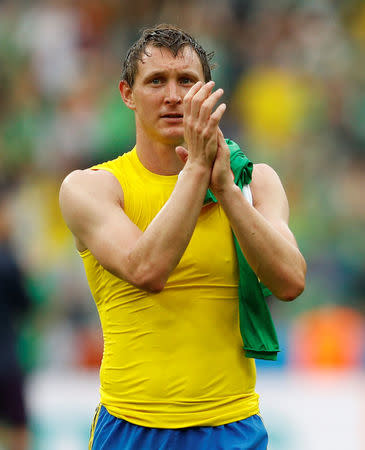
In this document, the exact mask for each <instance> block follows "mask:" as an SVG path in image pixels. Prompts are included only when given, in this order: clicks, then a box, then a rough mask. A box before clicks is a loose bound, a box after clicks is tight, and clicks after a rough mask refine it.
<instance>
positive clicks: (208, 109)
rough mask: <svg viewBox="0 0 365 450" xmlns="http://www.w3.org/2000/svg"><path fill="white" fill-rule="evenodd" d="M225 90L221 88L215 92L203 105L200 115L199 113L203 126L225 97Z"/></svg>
mask: <svg viewBox="0 0 365 450" xmlns="http://www.w3.org/2000/svg"><path fill="white" fill-rule="evenodd" d="M223 92H224V91H223V89H221V88H219V89H217V90H216V91H215V92H213V93H212V94H211V95H210V96H209V97H208V98H207V99H206V100H205V101H204V102H203V104H202V105H201V108H200V113H199V121H200V123H201V124H205V123H206V121H207V120H208V119H209V117H210V115H211V114H212V110H213V108H214V106H215V105H216V103H217V102H218V100H219V99H220V98H221V97H222V95H223Z"/></svg>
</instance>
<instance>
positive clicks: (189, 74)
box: [144, 69, 199, 80]
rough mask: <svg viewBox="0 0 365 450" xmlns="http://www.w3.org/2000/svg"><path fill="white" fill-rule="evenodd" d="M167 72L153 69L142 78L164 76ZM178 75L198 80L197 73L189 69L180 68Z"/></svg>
mask: <svg viewBox="0 0 365 450" xmlns="http://www.w3.org/2000/svg"><path fill="white" fill-rule="evenodd" d="M168 73H169V71H168V70H154V71H152V72H151V73H149V74H146V76H145V77H144V79H145V80H149V79H151V78H155V77H161V76H166V75H167V74H168ZM178 76H179V78H181V77H189V78H193V79H194V80H199V75H198V74H196V73H195V72H192V71H190V70H189V69H187V70H182V71H181V72H179V73H178Z"/></svg>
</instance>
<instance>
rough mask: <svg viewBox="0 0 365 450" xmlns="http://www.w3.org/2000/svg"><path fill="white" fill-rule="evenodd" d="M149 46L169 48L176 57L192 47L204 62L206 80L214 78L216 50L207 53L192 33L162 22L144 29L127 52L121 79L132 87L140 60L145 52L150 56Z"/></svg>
mask: <svg viewBox="0 0 365 450" xmlns="http://www.w3.org/2000/svg"><path fill="white" fill-rule="evenodd" d="M148 46H153V47H158V48H161V47H163V48H167V49H169V50H170V52H171V53H172V54H173V55H174V57H175V58H176V56H177V54H178V53H179V52H180V51H181V50H182V49H183V48H184V47H185V46H188V47H190V48H192V49H193V50H194V51H195V53H196V54H197V55H198V57H199V59H200V62H201V64H202V68H203V74H204V80H205V82H208V81H210V80H211V79H212V75H211V70H212V69H213V65H212V64H211V60H212V58H213V56H214V52H210V53H207V52H206V51H205V50H204V49H203V47H202V46H201V45H200V44H199V43H198V42H197V41H196V40H195V39H194V38H193V37H192V36H190V34H188V33H186V32H185V31H183V30H181V29H180V28H178V27H176V26H175V25H169V24H160V25H156V26H154V27H153V28H146V29H144V30H143V31H142V34H141V37H140V38H139V39H138V40H137V41H136V42H135V43H134V44H133V45H132V46H131V47H130V49H129V50H128V52H127V55H126V57H125V59H124V62H123V67H122V76H121V79H122V80H125V81H126V82H127V83H128V85H129V86H130V87H133V84H134V81H135V78H136V74H137V70H138V62H139V61H141V60H142V56H143V54H145V55H147V56H150V54H149V53H148V51H147V47H148Z"/></svg>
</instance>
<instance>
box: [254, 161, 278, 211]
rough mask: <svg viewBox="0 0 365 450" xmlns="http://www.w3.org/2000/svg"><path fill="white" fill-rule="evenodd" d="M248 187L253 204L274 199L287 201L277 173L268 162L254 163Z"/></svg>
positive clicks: (256, 204)
mask: <svg viewBox="0 0 365 450" xmlns="http://www.w3.org/2000/svg"><path fill="white" fill-rule="evenodd" d="M250 187H251V192H252V197H253V202H254V206H258V205H260V204H262V203H267V202H274V201H275V202H282V203H283V204H286V203H287V198H286V194H285V190H284V187H283V185H282V183H281V180H280V178H279V175H278V174H277V173H276V171H275V170H274V169H273V168H272V167H271V166H269V165H268V164H254V166H253V172H252V181H251V184H250Z"/></svg>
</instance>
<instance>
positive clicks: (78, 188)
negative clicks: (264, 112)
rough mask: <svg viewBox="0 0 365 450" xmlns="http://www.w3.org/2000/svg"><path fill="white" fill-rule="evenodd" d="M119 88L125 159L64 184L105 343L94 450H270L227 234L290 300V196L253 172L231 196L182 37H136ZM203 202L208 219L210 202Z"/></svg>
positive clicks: (296, 269) (210, 115)
mask: <svg viewBox="0 0 365 450" xmlns="http://www.w3.org/2000/svg"><path fill="white" fill-rule="evenodd" d="M119 87H120V93H121V96H122V98H123V101H124V103H125V104H126V105H127V107H128V108H130V109H131V110H132V111H134V114H135V121H136V146H135V148H133V149H132V150H131V151H130V152H128V153H125V154H123V155H122V156H119V157H117V158H116V159H114V160H112V161H108V162H105V163H102V164H99V165H97V166H94V167H92V168H91V169H87V170H76V171H74V172H72V173H71V174H70V175H68V176H67V177H66V179H65V180H64V182H63V184H62V187H61V191H60V205H61V209H62V212H63V216H64V218H65V221H66V223H67V224H68V226H69V228H70V230H71V231H72V233H73V234H74V236H75V240H76V246H77V249H78V251H79V252H80V255H81V257H82V259H83V262H84V265H85V270H86V275H87V278H88V281H89V285H90V289H91V292H92V294H93V297H94V299H95V302H96V305H97V308H98V312H99V315H100V319H101V325H102V328H103V335H104V354H103V361H102V365H101V372H100V378H101V380H100V381H101V386H100V393H101V402H100V405H99V407H98V408H97V411H96V414H95V418H94V422H93V425H92V430H91V437H90V444H89V448H90V449H93V450H98V449H100V448H103V449H123V450H126V449H143V450H149V449H166V450H167V449H168V450H175V449H181V450H182V449H185V450H186V449H194V450H201V449H210V450H214V449H227V450H228V449H236V448H241V449H249V448H250V449H253V448H255V449H259V450H261V449H266V447H267V433H266V430H265V427H264V425H263V423H262V421H261V418H260V416H259V415H258V413H259V407H258V395H257V394H256V393H255V377H256V372H255V362H254V359H252V358H248V357H246V354H245V351H244V350H243V347H242V345H243V341H242V337H241V334H240V327H239V302H238V284H239V273H238V264H237V256H236V251H235V246H234V242H233V237H232V230H233V232H234V235H235V237H236V238H237V241H238V242H239V246H240V248H241V250H242V252H243V254H244V256H245V258H246V260H247V262H248V264H249V265H250V267H251V268H252V269H253V271H254V273H255V274H256V275H255V276H257V277H258V279H260V281H261V282H263V283H264V284H265V286H266V287H267V288H268V289H270V290H271V292H272V293H273V294H274V295H275V296H276V297H278V298H279V299H282V300H293V299H294V298H296V297H297V296H298V295H299V294H300V293H301V292H302V291H303V289H304V284H305V270H306V265H305V261H304V259H303V257H302V255H301V253H300V251H299V250H298V247H297V244H296V241H295V238H294V237H293V234H292V233H291V231H290V230H289V227H288V215H289V213H288V203H287V199H286V196H285V193H284V189H283V187H282V185H281V183H280V180H279V178H278V176H277V174H276V173H275V172H274V170H273V169H271V168H270V167H269V166H267V165H261V164H258V165H255V166H254V169H253V176H252V182H251V184H250V188H249V189H247V187H246V189H245V193H246V196H245V195H243V194H242V191H241V189H240V188H239V187H238V186H237V185H236V184H235V183H234V180H233V176H232V172H231V169H230V149H229V147H228V145H227V143H226V140H225V139H224V137H223V134H222V132H221V130H220V128H219V122H220V120H221V118H222V116H223V114H224V111H225V108H226V106H225V104H224V103H220V98H221V96H222V93H223V91H222V89H216V90H214V82H212V81H211V73H210V65H209V55H207V53H206V52H205V51H204V50H203V48H202V47H201V46H200V45H199V44H198V43H197V42H196V41H195V40H194V39H193V38H192V37H191V36H190V35H188V34H187V33H185V32H184V31H182V30H180V29H178V28H176V27H174V26H170V25H159V26H156V27H154V28H152V29H148V30H145V31H144V32H143V33H142V35H141V37H140V38H139V40H138V41H137V42H136V43H135V44H134V45H133V46H132V47H131V48H130V50H129V51H128V53H127V56H126V58H125V61H124V66H123V73H122V81H121V82H120V85H119ZM121 132H123V124H121ZM208 188H209V192H211V193H213V194H214V196H215V198H216V200H217V203H212V202H208V203H206V202H205V198H206V195H207V190H208Z"/></svg>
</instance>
